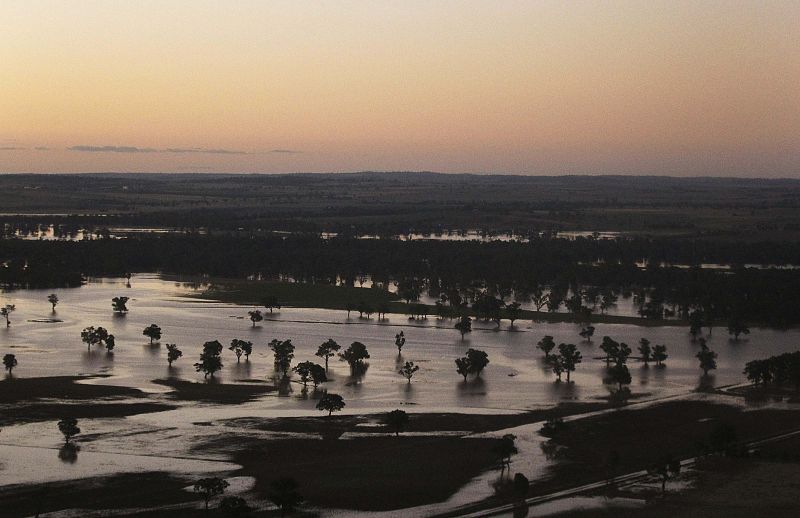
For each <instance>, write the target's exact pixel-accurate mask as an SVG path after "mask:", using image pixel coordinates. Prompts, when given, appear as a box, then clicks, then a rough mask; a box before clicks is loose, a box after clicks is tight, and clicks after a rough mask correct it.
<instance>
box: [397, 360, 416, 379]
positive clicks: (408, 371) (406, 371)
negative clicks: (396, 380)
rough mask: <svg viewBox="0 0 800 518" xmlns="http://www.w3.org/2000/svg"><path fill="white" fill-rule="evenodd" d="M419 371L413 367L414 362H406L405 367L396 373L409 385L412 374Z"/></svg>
mask: <svg viewBox="0 0 800 518" xmlns="http://www.w3.org/2000/svg"><path fill="white" fill-rule="evenodd" d="M418 370H419V367H418V366H417V365H414V362H406V364H405V365H403V367H402V368H401V369H400V370H399V371H398V373H399V374H402V375H403V376H404V377H405V378H406V379H407V380H408V382H409V383H411V378H412V377H413V376H414V373H415V372H417V371H418Z"/></svg>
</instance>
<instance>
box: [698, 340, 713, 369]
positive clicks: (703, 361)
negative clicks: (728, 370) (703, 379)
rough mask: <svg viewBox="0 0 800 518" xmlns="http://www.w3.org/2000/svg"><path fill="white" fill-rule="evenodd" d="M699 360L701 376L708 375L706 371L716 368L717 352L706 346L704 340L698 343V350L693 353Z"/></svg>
mask: <svg viewBox="0 0 800 518" xmlns="http://www.w3.org/2000/svg"><path fill="white" fill-rule="evenodd" d="M695 356H696V357H697V359H698V360H700V368H701V369H703V376H708V371H710V370H714V369H716V368H717V353H715V352H714V351H712V350H711V349H709V348H708V345H707V344H706V342H705V340H703V341H702V342H701V344H700V351H699V352H698V353H697V354H696V355H695Z"/></svg>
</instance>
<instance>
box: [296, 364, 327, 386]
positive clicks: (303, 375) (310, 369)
mask: <svg viewBox="0 0 800 518" xmlns="http://www.w3.org/2000/svg"><path fill="white" fill-rule="evenodd" d="M315 367H319V369H321V370H322V375H323V376H324V375H325V370H324V369H322V366H321V365H317V364H316V363H314V362H309V361H305V362H300V363H298V364H297V365H295V366H294V368H293V369H292V370H293V371H294V372H296V373H297V375H298V376H300V381H301V382H302V383H303V386H304V387H305V386H307V385H308V382H309V381H314V376H313V374H314V368H315ZM317 374H318V375H319V371H317ZM326 379H327V377H326ZM317 383H319V382H315V383H314V386H315V387H316V386H317Z"/></svg>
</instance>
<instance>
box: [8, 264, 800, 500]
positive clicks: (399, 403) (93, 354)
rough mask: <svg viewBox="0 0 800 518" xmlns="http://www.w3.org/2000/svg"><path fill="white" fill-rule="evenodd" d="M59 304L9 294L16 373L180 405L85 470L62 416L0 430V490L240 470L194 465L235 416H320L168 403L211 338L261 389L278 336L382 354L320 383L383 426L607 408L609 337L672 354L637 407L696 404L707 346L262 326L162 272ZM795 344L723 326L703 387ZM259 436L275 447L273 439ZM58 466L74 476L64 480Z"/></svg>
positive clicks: (287, 405)
mask: <svg viewBox="0 0 800 518" xmlns="http://www.w3.org/2000/svg"><path fill="white" fill-rule="evenodd" d="M49 293H50V291H49V290H48V291H42V290H19V291H10V292H5V293H3V294H2V296H0V304H3V305H5V304H14V305H15V306H16V311H14V312H13V313H11V316H10V319H11V326H10V327H8V328H4V327H3V328H0V351H2V353H3V354H6V353H13V354H15V355H16V357H17V359H18V361H19V365H18V367H17V368H16V369H15V370H14V378H15V379H16V380H21V379H24V378H35V377H52V376H73V375H96V376H103V377H95V378H92V379H89V380H86V381H84V382H83V383H92V384H100V385H116V386H123V387H132V388H136V389H141V390H143V391H145V392H147V393H150V394H151V397H152V398H153V399H154V400H155V401H162V402H167V401H169V403H170V404H172V405H177V408H174V409H167V410H164V411H160V412H151V413H143V414H140V415H132V416H129V417H114V418H97V419H81V428H82V430H83V433H84V434H89V433H91V434H92V439H91V441H90V442H87V443H85V444H83V445H82V449H81V451H80V453H79V454H78V455H77V460H75V459H72V460H70V459H69V458H62V457H61V456H59V452H58V451H57V450H58V449H59V447H60V446H61V444H62V443H61V437H60V434H59V433H58V430H57V429H56V426H55V423H54V422H53V421H52V420H49V421H43V422H33V423H25V424H17V425H12V426H6V427H5V428H4V429H3V430H2V433H0V485H9V484H27V483H36V482H42V481H50V480H62V479H63V480H67V479H71V478H79V477H88V476H104V475H109V474H113V473H131V472H142V471H148V470H150V469H153V466H156V465H158V464H159V463H158V462H153V461H152V459H154V458H155V459H163V458H164V457H167V458H170V459H172V460H170V462H169V463H168V464H166V465H167V466H168V468H164V469H168V470H170V471H175V472H179V473H183V474H192V473H213V472H224V471H229V470H231V469H232V468H233V467H235V465H234V464H231V463H230V461H231V459H230V458H229V457H228V456H226V455H225V454H205V453H204V454H203V455H201V456H197V455H195V454H194V453H193V446H195V445H197V444H200V443H202V442H203V441H208V440H211V439H213V438H215V437H217V436H219V435H220V434H221V433H226V432H229V431H230V430H231V429H232V428H231V426H232V425H231V424H230V422H227V423H223V422H222V421H223V420H228V419H235V418H243V417H260V418H267V417H302V416H316V415H319V414H320V412H319V411H318V410H316V409H315V404H316V401H317V399H318V394H315V393H314V391H313V390H311V389H309V390H303V387H302V385H301V384H300V383H299V382H295V383H291V384H289V388H288V389H287V390H282V391H273V392H269V393H266V394H264V395H260V396H258V397H256V398H255V399H254V400H252V401H249V402H245V403H241V404H223V403H213V402H209V401H206V402H197V401H190V400H186V401H175V400H171V399H170V400H168V399H167V397H166V396H165V393H166V392H168V391H170V390H171V388H170V387H169V386H165V385H164V384H163V383H154V380H170V379H171V380H172V381H175V380H185V381H189V382H197V383H204V382H205V380H204V378H203V375H202V374H200V373H198V372H196V371H195V369H194V367H193V366H192V364H193V363H194V362H195V361H197V359H198V357H199V354H200V351H201V348H202V344H203V342H205V341H208V340H219V341H220V342H222V343H223V344H224V345H225V346H226V347H227V344H228V343H229V342H230V341H231V340H232V339H233V338H240V339H245V340H250V341H252V342H253V343H254V351H253V354H252V355H251V357H250V360H249V361H245V360H244V359H242V361H241V363H237V361H236V357H235V355H234V354H233V353H232V352H231V351H228V350H227V348H226V349H225V350H223V355H222V357H223V363H224V367H223V369H222V370H221V371H220V372H219V373H218V374H217V375H216V376H215V379H214V380H213V382H210V383H212V384H215V385H219V386H225V385H228V384H243V385H247V386H250V387H252V386H254V385H255V382H262V384H264V385H266V384H273V383H274V382H275V380H276V375H275V372H274V369H273V364H272V354H271V351H270V350H269V349H268V347H267V343H268V342H269V341H270V340H272V339H274V338H278V339H291V340H292V342H293V343H294V344H295V346H296V347H297V349H296V351H295V358H294V362H295V363H297V362H300V361H305V360H311V361H316V362H320V363H321V360H320V359H319V358H317V357H316V356H314V353H315V352H316V349H317V346H318V345H319V344H321V343H322V342H324V341H325V340H327V339H329V338H332V339H334V340H336V341H337V342H338V343H339V344H341V345H343V346H345V347H346V346H347V345H349V344H350V343H351V342H353V341H360V342H363V343H364V344H366V345H367V347H368V349H369V353H370V355H371V356H370V359H369V368H368V370H367V372H366V374H365V375H364V376H362V377H359V378H355V377H353V376H351V375H350V372H349V369H348V368H347V366H346V364H344V363H342V362H339V361H336V359H332V360H331V372H330V378H331V380H330V381H329V382H328V383H326V384H325V386H324V387H321V388H325V389H327V390H328V391H330V392H335V393H338V394H341V395H342V396H343V397H344V398H345V401H346V403H347V406H346V408H345V409H344V411H343V412H342V413H343V414H345V415H356V414H375V413H379V412H384V411H388V410H393V409H395V408H403V409H405V410H406V411H407V412H409V413H439V412H452V413H475V414H510V413H517V412H523V411H527V410H535V409H543V408H548V407H552V406H554V405H557V404H559V403H563V402H598V401H600V400H601V398H604V397H606V396H607V395H608V394H609V390H610V386H609V385H607V384H604V377H605V363H604V362H603V361H602V360H601V359H599V357H600V356H601V355H602V352H601V351H600V350H599V344H600V341H601V340H602V337H603V336H604V335H608V336H611V337H612V338H614V339H615V340H618V341H623V342H626V343H628V344H629V345H631V347H632V348H633V349H634V351H635V348H636V344H637V343H638V341H639V339H640V338H642V337H645V338H647V339H649V340H650V341H651V342H652V343H653V344H665V345H666V346H667V351H668V354H669V358H668V360H667V361H666V364H667V366H666V367H665V368H663V369H658V368H655V367H653V366H650V367H649V368H645V367H644V366H642V365H641V364H639V363H637V362H633V361H632V362H631V363H630V369H631V375H632V377H633V382H632V384H631V391H632V392H633V394H634V396H638V397H639V398H641V399H658V398H663V397H669V396H674V395H681V394H688V393H690V392H691V391H693V390H694V389H696V388H697V387H698V385H699V384H700V383H701V376H700V375H701V371H700V369H699V368H698V365H697V359H696V358H695V357H694V355H695V354H696V352H697V350H698V346H697V345H696V344H695V343H693V342H692V341H691V339H690V336H689V333H688V331H687V329H686V328H684V327H639V326H632V325H604V324H597V325H596V328H597V330H596V333H595V337H594V340H593V342H591V343H590V342H585V341H582V339H581V338H580V337H579V336H578V332H579V331H580V327H579V326H576V325H574V324H544V323H532V322H530V321H520V322H517V325H516V326H515V327H514V328H510V327H509V325H508V323H507V322H504V323H503V325H502V326H501V328H500V329H499V330H496V329H494V327H495V326H494V325H493V324H491V323H484V322H480V321H479V322H475V324H474V328H473V332H472V333H471V334H468V335H467V336H466V337H465V339H464V340H461V338H460V336H459V333H458V332H457V331H456V330H455V329H453V323H452V322H450V321H447V320H444V321H440V320H436V319H435V318H429V319H427V320H425V321H409V320H408V319H407V318H406V317H405V316H402V315H389V316H388V319H387V320H385V321H381V322H378V321H377V320H375V319H372V320H365V319H359V318H357V314H353V315H351V317H350V318H348V317H347V314H346V312H344V311H331V310H321V309H295V308H283V309H282V310H281V311H279V312H278V311H276V312H275V313H274V314H273V315H272V316H269V314H268V313H267V316H268V319H267V320H265V321H264V322H261V323H260V324H259V325H257V326H256V327H253V326H252V325H251V323H250V321H249V320H248V319H247V311H248V310H249V309H252V308H250V307H246V306H237V305H231V304H221V303H218V302H213V301H206V300H202V299H198V298H193V297H190V296H196V295H197V294H198V293H199V291H196V288H195V287H194V286H193V285H191V284H189V283H186V284H184V283H181V282H175V281H171V280H164V279H161V278H159V277H158V276H156V275H137V276H134V277H133V278H132V279H131V285H130V287H128V286H127V285H126V282H125V280H124V279H97V280H92V281H91V282H89V283H88V284H86V285H85V286H83V287H81V288H74V289H64V290H58V291H56V293H57V294H58V296H59V299H60V303H59V304H58V306H57V307H56V311H55V312H52V311H51V308H50V305H49V303H48V302H47V295H48V294H49ZM120 295H124V296H127V297H130V301H129V303H128V307H129V309H130V311H129V313H128V314H126V315H124V316H119V315H115V314H114V313H112V310H111V298H112V297H115V296H120ZM152 323H155V324H158V325H159V326H161V328H162V330H163V337H162V339H161V340H160V343H157V344H154V345H150V344H149V340H148V339H147V338H146V337H145V336H143V335H142V330H143V329H144V328H145V327H146V326H148V325H149V324H152ZM87 326H103V327H106V328H107V329H108V330H109V332H111V333H113V334H114V335H115V336H116V348H115V349H114V351H113V354H107V353H106V351H105V349H102V348H101V347H97V348H96V349H92V350H90V351H87V347H86V345H85V344H83V343H82V342H81V338H80V332H81V330H82V329H83V328H84V327H87ZM401 330H402V331H403V332H404V334H405V336H406V338H407V342H406V345H405V347H404V348H403V353H402V356H398V353H397V349H396V348H395V346H394V337H395V334H396V333H398V332H399V331H401ZM544 335H552V336H554V337H555V341H556V343H560V342H572V343H576V344H578V345H579V349H580V351H581V352H582V354H583V362H582V363H581V364H579V365H578V368H577V370H576V371H575V372H574V373H573V374H572V379H573V380H574V383H571V384H567V383H560V384H558V383H554V379H555V378H554V375H553V374H552V373H551V372H550V370H549V369H548V368H547V367H546V365H545V363H544V361H543V359H542V354H541V352H540V351H539V350H538V349H536V348H535V344H536V342H537V341H538V340H539V339H541V338H542V337H543V336H544ZM798 338H800V333H799V332H798V331H796V330H790V331H776V330H771V329H754V330H753V331H752V333H751V334H750V335H749V336H748V337H747V338H746V339H743V340H740V341H739V342H733V341H731V340H729V338H728V335H727V333H726V332H725V330H724V329H716V330H714V336H711V337H709V338H708V339H709V345H710V347H711V348H712V349H714V350H715V351H717V353H718V354H719V359H718V369H717V370H716V371H714V372H713V376H711V377H710V379H709V380H707V383H711V384H714V385H716V386H722V385H729V384H735V383H740V382H743V381H744V378H743V375H742V374H741V371H742V368H743V366H744V364H745V362H747V361H749V360H751V359H754V358H760V357H765V356H769V355H772V354H776V353H781V352H786V351H791V350H796V348H797V344H798V343H800V340H798ZM167 343H175V344H177V345H178V347H179V348H180V349H182V351H183V355H184V356H183V358H181V359H180V360H178V361H177V362H176V363H175V366H174V367H173V368H169V367H168V366H167V360H166V347H165V344H167ZM470 347H472V348H477V349H482V350H485V351H486V352H487V353H488V355H489V359H490V364H489V366H488V367H487V368H486V370H485V371H484V373H483V375H482V376H481V378H480V379H477V380H470V381H468V382H466V383H465V382H464V381H463V380H462V378H461V377H460V376H459V375H458V374H457V373H456V371H455V365H454V360H455V359H456V358H457V357H459V356H461V355H463V354H464V352H465V351H466V349H467V348H470ZM407 360H410V361H413V362H415V363H416V364H417V365H419V366H420V370H419V372H418V373H417V374H416V375H415V376H414V378H413V380H412V382H411V383H410V384H409V383H407V382H406V380H405V378H403V377H402V376H401V375H400V374H398V372H397V370H398V369H399V367H400V366H401V365H402V362H405V361H407ZM13 382H14V380H6V381H2V382H0V390H2V384H3V383H13ZM65 408H66V407H65ZM65 411H67V410H65ZM539 426H540V425H535V426H533V425H527V426H526V427H523V428H520V429H517V430H514V431H515V432H516V433H517V434H518V435H519V436H520V440H521V443H520V447H521V448H523V449H524V451H526V452H528V454H529V455H526V456H525V458H522V457H520V459H519V460H516V461H515V469H520V470H524V471H525V472H528V474H529V475H532V474H534V473H540V472H541V470H542V467H543V466H544V465H545V464H543V463H540V462H539V461H540V459H539V457H541V455H538V456H536V457H534V456H532V455H533V454H534V452H536V451H537V449H538V445H539V443H540V442H541V437H540V436H538V434H537V430H538V427H539ZM247 433H248V434H251V435H252V434H255V435H256V436H258V435H259V434H260V435H261V436H263V437H264V438H270V437H275V434H272V433H271V432H255V431H252V430H247ZM495 435H496V434H495ZM278 436H280V434H278ZM346 437H347V436H345V438H346ZM537 463H538V465H537ZM62 465H63V466H64V469H58V466H62ZM160 465H161V466H164V465H165V464H164V463H163V462H162V463H161V464H160ZM13 466H22V467H20V468H12V467H13ZM489 479H490V477H486V476H484V477H479V478H477V479H475V480H474V481H473V482H472V483H470V484H469V485H468V486H466V487H465V488H464V489H462V490H461V491H459V492H458V493H457V494H456V495H453V496H452V497H451V498H450V499H449V500H448V502H447V503H446V504H443V505H444V507H442V506H436V507H435V509H436V510H443V509H446V508H447V507H446V506H447V505H452V506H455V505H463V504H464V503H467V502H469V501H470V499H475V498H478V497H481V496H486V493H487V492H490V491H491V489H490V487H489V483H488V480H489ZM430 509H431V510H433V509H434V508H430Z"/></svg>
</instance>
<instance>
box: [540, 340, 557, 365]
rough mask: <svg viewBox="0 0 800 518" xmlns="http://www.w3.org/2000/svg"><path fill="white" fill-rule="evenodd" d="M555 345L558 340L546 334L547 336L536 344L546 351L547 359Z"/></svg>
mask: <svg viewBox="0 0 800 518" xmlns="http://www.w3.org/2000/svg"><path fill="white" fill-rule="evenodd" d="M555 347H556V342H555V340H553V337H552V336H550V335H545V337H544V338H542V339H541V340H539V342H538V343H537V344H536V348H537V349H540V350H541V351H542V352H544V357H545V359H548V358H550V351H552V350H553V349H555Z"/></svg>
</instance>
